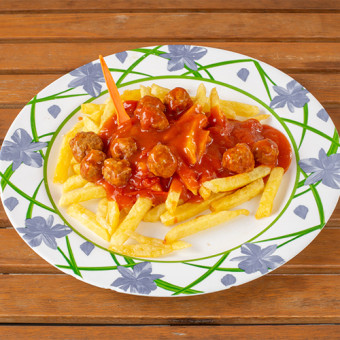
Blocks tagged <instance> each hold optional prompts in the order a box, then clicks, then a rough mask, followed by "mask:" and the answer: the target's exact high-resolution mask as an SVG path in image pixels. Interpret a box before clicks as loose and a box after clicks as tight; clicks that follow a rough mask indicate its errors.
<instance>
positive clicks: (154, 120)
mask: <svg viewBox="0 0 340 340" xmlns="http://www.w3.org/2000/svg"><path fill="white" fill-rule="evenodd" d="M164 111H165V106H164V104H163V103H162V101H161V100H160V99H158V98H156V97H152V96H144V97H143V98H141V99H140V100H139V102H138V105H137V107H136V110H135V112H134V114H135V116H136V117H137V118H138V119H139V121H140V125H141V128H142V130H149V129H150V128H154V129H157V130H165V129H166V128H167V127H168V126H169V122H168V120H167V118H166V116H165V114H164Z"/></svg>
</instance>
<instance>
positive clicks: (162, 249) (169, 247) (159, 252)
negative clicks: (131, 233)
mask: <svg viewBox="0 0 340 340" xmlns="http://www.w3.org/2000/svg"><path fill="white" fill-rule="evenodd" d="M190 246H191V244H189V243H187V242H183V241H178V242H174V243H172V244H163V245H161V246H157V245H153V244H147V243H146V244H145V243H143V244H129V245H122V246H116V245H111V244H110V246H109V249H111V250H113V251H116V252H118V253H121V254H124V255H127V256H132V257H160V256H164V255H167V254H169V253H172V252H173V251H174V250H179V249H183V248H188V247H190Z"/></svg>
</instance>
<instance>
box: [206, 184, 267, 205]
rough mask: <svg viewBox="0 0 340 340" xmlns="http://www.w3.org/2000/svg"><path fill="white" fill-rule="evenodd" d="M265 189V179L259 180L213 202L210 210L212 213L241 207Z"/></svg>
mask: <svg viewBox="0 0 340 340" xmlns="http://www.w3.org/2000/svg"><path fill="white" fill-rule="evenodd" d="M263 188H264V183H263V179H262V178H259V179H257V180H255V181H254V182H251V183H250V184H248V185H246V186H245V187H243V188H241V189H238V190H237V191H235V192H234V193H232V194H230V195H228V196H226V197H223V198H221V199H219V200H217V201H214V202H212V203H211V206H210V208H211V210H212V211H221V210H228V209H231V208H235V207H236V206H238V205H241V204H243V203H245V202H247V201H249V200H251V199H252V198H254V197H255V196H257V195H258V194H259V193H260V192H261V191H262V190H263Z"/></svg>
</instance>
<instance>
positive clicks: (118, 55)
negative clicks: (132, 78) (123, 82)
mask: <svg viewBox="0 0 340 340" xmlns="http://www.w3.org/2000/svg"><path fill="white" fill-rule="evenodd" d="M127 56H128V54H127V52H126V51H124V52H119V53H116V58H117V59H118V60H119V61H120V62H121V63H122V64H124V61H125V60H126V58H127Z"/></svg>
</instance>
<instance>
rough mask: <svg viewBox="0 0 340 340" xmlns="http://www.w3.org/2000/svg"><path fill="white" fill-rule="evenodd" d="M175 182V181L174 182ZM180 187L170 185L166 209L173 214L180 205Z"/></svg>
mask: <svg viewBox="0 0 340 340" xmlns="http://www.w3.org/2000/svg"><path fill="white" fill-rule="evenodd" d="M173 183H174V182H173ZM177 189H179V188H176V187H175V188H174V187H173V186H172V185H171V186H170V190H169V192H168V197H167V198H166V201H165V207H166V210H167V211H169V213H170V214H173V213H174V212H175V210H176V207H177V205H178V202H179V199H180V197H181V192H182V190H180V191H178V190H177Z"/></svg>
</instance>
